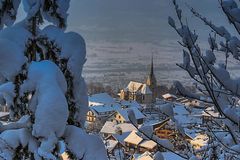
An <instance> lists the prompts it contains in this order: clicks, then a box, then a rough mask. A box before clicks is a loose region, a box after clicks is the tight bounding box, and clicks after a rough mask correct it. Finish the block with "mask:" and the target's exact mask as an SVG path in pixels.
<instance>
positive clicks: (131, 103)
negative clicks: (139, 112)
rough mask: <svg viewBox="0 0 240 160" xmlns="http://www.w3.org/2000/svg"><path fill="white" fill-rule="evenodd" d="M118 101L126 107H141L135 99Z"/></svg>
mask: <svg viewBox="0 0 240 160" xmlns="http://www.w3.org/2000/svg"><path fill="white" fill-rule="evenodd" d="M119 103H120V104H121V105H122V106H126V107H128V108H132V107H135V108H138V109H140V108H142V107H141V105H140V104H139V103H138V102H137V101H134V100H129V101H126V100H121V101H119Z"/></svg>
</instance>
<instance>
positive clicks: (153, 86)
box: [146, 56, 157, 102]
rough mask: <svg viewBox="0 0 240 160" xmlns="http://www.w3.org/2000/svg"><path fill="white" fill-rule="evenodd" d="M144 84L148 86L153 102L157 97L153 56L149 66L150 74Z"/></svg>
mask: <svg viewBox="0 0 240 160" xmlns="http://www.w3.org/2000/svg"><path fill="white" fill-rule="evenodd" d="M146 84H147V85H148V87H149V88H150V90H151V91H152V93H153V101H154V102H155V99H156V97H157V80H156V77H155V75H154V69H153V56H152V61H151V68H150V74H149V75H148V77H147V81H146Z"/></svg>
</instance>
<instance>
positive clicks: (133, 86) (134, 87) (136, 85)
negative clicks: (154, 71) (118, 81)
mask: <svg viewBox="0 0 240 160" xmlns="http://www.w3.org/2000/svg"><path fill="white" fill-rule="evenodd" d="M142 85H143V83H140V82H134V81H130V82H129V84H128V86H127V90H128V91H130V92H137V91H139V90H140V89H141V88H142Z"/></svg>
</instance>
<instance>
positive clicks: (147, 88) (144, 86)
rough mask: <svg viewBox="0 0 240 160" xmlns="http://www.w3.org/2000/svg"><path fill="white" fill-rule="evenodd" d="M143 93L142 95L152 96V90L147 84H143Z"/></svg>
mask: <svg viewBox="0 0 240 160" xmlns="http://www.w3.org/2000/svg"><path fill="white" fill-rule="evenodd" d="M141 93H142V94H152V91H151V90H150V88H149V87H148V86H147V85H146V84H143V86H142V89H141Z"/></svg>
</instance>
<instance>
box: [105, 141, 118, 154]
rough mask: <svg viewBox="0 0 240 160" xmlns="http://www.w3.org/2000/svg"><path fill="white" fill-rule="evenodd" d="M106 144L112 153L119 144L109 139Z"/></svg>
mask: <svg viewBox="0 0 240 160" xmlns="http://www.w3.org/2000/svg"><path fill="white" fill-rule="evenodd" d="M105 144H106V148H107V150H108V151H110V152H111V151H112V150H113V149H114V148H115V147H116V146H117V144H118V142H117V141H115V140H111V139H109V140H107V141H106V143H105Z"/></svg>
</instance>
